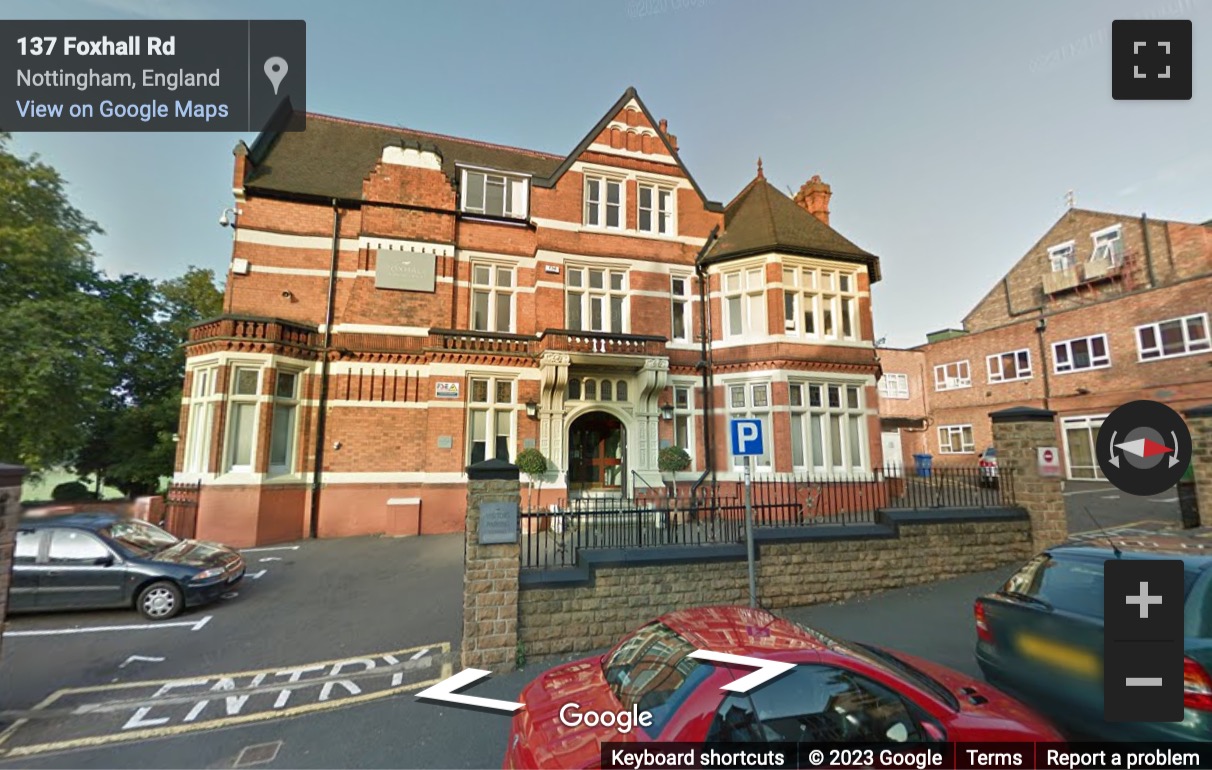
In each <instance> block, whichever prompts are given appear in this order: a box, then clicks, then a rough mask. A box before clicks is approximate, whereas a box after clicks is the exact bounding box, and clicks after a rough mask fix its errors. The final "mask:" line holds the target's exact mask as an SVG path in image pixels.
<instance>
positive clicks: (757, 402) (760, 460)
mask: <svg viewBox="0 0 1212 770" xmlns="http://www.w3.org/2000/svg"><path fill="white" fill-rule="evenodd" d="M724 393H725V396H726V398H727V399H728V416H729V417H730V418H733V419H752V420H761V421H762V440H763V443H764V446H763V447H762V448H763V449H765V450H766V453H765V454H763V455H761V456H760V457H754V458H753V469H754V471H756V472H764V473H769V472H770V471H772V470H773V469H774V433H773V431H772V427H773V421H772V420H771V414H772V413H773V412H774V393H773V388H772V386H771V383H770V382H769V381H761V382H729V383H727V384H726V386H725V389H724ZM729 443H730V444H731V442H729ZM731 451H732V448H731V446H730V447H729V453H730V457H731V462H732V467H733V470H736V471H738V472H740V471H744V470H745V461H746V459H747V458H744V457H737V456H735V455H731Z"/></svg>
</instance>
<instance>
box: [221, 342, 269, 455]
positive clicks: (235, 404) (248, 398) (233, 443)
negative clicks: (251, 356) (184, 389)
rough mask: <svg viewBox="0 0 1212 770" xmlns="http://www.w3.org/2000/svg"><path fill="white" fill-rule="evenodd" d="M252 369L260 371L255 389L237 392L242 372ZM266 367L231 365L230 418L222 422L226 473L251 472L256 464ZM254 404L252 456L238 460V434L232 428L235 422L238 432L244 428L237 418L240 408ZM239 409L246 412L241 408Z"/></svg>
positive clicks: (228, 399)
mask: <svg viewBox="0 0 1212 770" xmlns="http://www.w3.org/2000/svg"><path fill="white" fill-rule="evenodd" d="M242 371H252V372H256V374H257V384H256V388H255V392H254V393H252V394H248V393H237V392H236V383H237V380H238V379H239V375H240V372H242ZM264 380H265V367H264V366H263V365H261V364H242V363H237V362H233V363H231V364H230V373H229V375H228V382H227V410H226V411H227V417H226V419H225V420H224V422H223V433H224V436H223V470H224V472H226V473H252V472H253V469H254V468H255V467H256V464H257V443H258V442H259V441H260V438H261V437H260V425H259V423H260V422H261V420H260V414H259V412H260V410H261V400H262V391H263V390H264ZM249 405H251V406H252V422H251V425H250V428H249V431H250V432H249V438H248V443H249V458H248V463H247V464H244V463H236V462H235V454H236V451H237V448H238V438H239V437H238V435H237V434H236V433H234V432H233V431H232V425H233V423H234V424H235V426H236V429H237V431H238V430H239V429H240V428H241V427H242V423H240V422H239V421H236V420H234V419H233V418H234V415H235V414H236V411H237V409H238V408H240V407H247V406H249ZM240 411H243V410H242V409H241V410H240Z"/></svg>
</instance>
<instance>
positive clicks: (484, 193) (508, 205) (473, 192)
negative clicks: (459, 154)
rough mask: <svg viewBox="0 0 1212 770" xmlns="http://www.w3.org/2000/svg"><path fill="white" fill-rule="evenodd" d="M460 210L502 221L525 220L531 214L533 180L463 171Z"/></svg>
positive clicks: (483, 172) (509, 175)
mask: <svg viewBox="0 0 1212 770" xmlns="http://www.w3.org/2000/svg"><path fill="white" fill-rule="evenodd" d="M462 180H463V183H462V185H461V187H460V192H461V194H462V201H461V205H460V209H461V210H462V211H463V213H465V214H478V215H481V216H488V217H501V218H503V219H526V218H527V217H528V216H529V214H530V179H528V178H527V177H525V176H519V175H516V174H502V173H499V172H494V171H490V170H488V169H479V168H465V169H463V177H462Z"/></svg>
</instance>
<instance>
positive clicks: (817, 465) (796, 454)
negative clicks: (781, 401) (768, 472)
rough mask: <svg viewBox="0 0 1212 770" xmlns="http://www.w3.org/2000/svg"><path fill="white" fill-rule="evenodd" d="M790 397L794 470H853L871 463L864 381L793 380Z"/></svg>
mask: <svg viewBox="0 0 1212 770" xmlns="http://www.w3.org/2000/svg"><path fill="white" fill-rule="evenodd" d="M788 401H789V410H790V412H791V467H792V468H793V469H794V470H797V471H806V470H810V469H811V470H812V471H815V472H824V473H839V474H850V473H862V472H864V471H866V470H867V469H868V468H870V467H871V462H870V455H871V452H870V449H869V447H868V446H867V409H866V405H865V404H864V403H863V386H862V385H860V384H858V383H855V382H821V381H816V380H807V381H798V382H790V383H788Z"/></svg>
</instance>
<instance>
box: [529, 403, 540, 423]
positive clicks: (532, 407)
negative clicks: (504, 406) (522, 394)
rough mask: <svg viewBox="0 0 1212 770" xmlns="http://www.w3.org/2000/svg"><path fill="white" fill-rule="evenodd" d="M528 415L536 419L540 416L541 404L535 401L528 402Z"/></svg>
mask: <svg viewBox="0 0 1212 770" xmlns="http://www.w3.org/2000/svg"><path fill="white" fill-rule="evenodd" d="M526 416H527V417H529V418H530V419H532V420H534V419H536V418H537V417H538V416H539V405H538V404H536V403H535V402H534V401H527V402H526Z"/></svg>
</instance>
